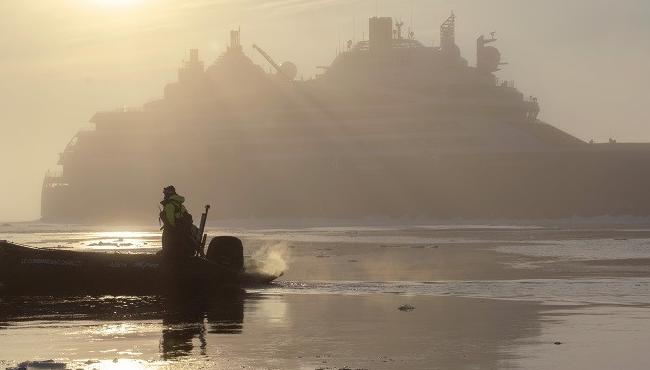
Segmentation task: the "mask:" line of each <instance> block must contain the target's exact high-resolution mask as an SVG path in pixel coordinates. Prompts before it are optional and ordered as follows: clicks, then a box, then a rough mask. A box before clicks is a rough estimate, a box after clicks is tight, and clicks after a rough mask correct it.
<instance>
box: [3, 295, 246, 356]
mask: <svg viewBox="0 0 650 370" xmlns="http://www.w3.org/2000/svg"><path fill="white" fill-rule="evenodd" d="M247 296H248V298H250V297H251V296H253V295H252V294H246V293H243V292H241V293H238V294H232V293H230V292H229V293H228V294H225V295H217V296H207V295H200V294H199V295H196V294H193V295H192V296H190V295H189V294H177V295H167V296H143V297H133V296H128V297H127V296H125V297H113V296H104V297H89V296H86V297H56V298H55V297H18V296H16V297H1V298H0V329H7V327H8V326H9V325H10V324H9V323H14V324H15V325H17V326H20V325H21V324H22V325H29V324H28V323H32V322H46V321H47V322H69V321H72V322H73V326H74V322H79V325H80V326H87V325H88V324H87V323H88V322H90V323H95V324H97V327H96V328H94V329H93V330H92V332H89V331H83V334H85V335H87V336H89V337H92V336H98V337H113V338H123V337H125V336H126V335H127V334H138V332H139V331H144V330H143V329H142V327H141V326H139V325H136V324H126V323H123V322H130V323H133V322H135V323H137V322H139V321H151V320H154V321H157V320H160V321H161V323H162V326H161V327H162V333H161V339H160V356H161V357H162V359H164V360H172V359H175V358H179V357H185V356H191V355H195V354H200V355H205V354H206V347H207V339H206V332H207V333H210V334H240V333H241V332H242V327H243V323H244V302H245V300H246V299H247ZM107 321H109V322H111V323H110V324H108V323H105V322H107ZM120 321H122V322H120ZM5 322H6V323H5ZM206 324H207V328H206ZM41 326H42V325H41ZM195 339H196V340H198V350H199V353H195V352H194V350H195V345H194V340H195ZM99 352H101V351H99ZM123 353H127V354H128V351H127V352H124V351H123ZM130 354H133V352H132V353H130ZM136 354H137V353H136Z"/></svg>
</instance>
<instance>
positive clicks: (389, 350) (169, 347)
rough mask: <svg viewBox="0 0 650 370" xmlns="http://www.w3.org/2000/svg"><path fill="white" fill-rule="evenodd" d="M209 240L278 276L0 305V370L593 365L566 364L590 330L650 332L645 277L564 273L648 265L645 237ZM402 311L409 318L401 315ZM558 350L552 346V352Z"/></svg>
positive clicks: (124, 241)
mask: <svg viewBox="0 0 650 370" xmlns="http://www.w3.org/2000/svg"><path fill="white" fill-rule="evenodd" d="M209 233H210V234H211V235H218V234H234V235H237V236H239V237H241V238H242V239H243V240H244V242H245V245H246V250H245V254H246V255H247V256H248V258H263V259H265V261H266V262H267V263H269V265H273V266H270V267H269V268H272V267H274V268H282V269H286V271H285V275H284V276H283V278H282V279H280V280H279V281H277V282H276V283H275V284H273V285H272V286H270V287H268V288H263V289H250V290H248V291H246V292H241V294H237V295H235V296H231V295H228V296H226V297H224V296H210V295H197V294H194V293H192V294H191V295H189V296H188V295H182V296H167V297H158V296H152V297H110V296H104V297H64V298H62V297H57V298H55V297H0V365H2V366H15V365H16V364H17V363H18V362H21V361H26V360H46V359H53V360H55V361H58V362H61V363H65V364H67V366H68V368H84V369H95V368H96V369H127V368H128V369H131V368H136V369H137V368H143V369H144V368H147V369H149V368H173V369H176V368H192V369H194V368H223V369H232V368H254V369H267V368H272V369H275V368H277V369H318V368H323V369H325V368H329V369H339V368H345V367H349V368H366V369H396V368H404V369H437V368H440V369H448V368H455V369H473V368H481V369H491V368H494V369H497V368H522V369H523V368H540V369H541V368H550V367H548V366H547V365H549V364H552V365H553V366H551V367H554V368H558V367H559V368H587V365H589V366H588V368H590V369H599V368H602V369H605V368H608V367H604V366H602V367H599V363H597V362H596V363H593V362H588V361H587V362H584V361H586V360H587V359H585V360H584V361H583V363H581V362H580V360H579V358H576V356H573V355H572V353H583V354H584V353H585V352H588V351H589V350H592V351H598V346H603V345H604V344H603V341H600V342H599V341H594V340H591V339H589V338H591V336H593V335H599V333H600V332H599V330H601V331H602V334H603V335H605V334H607V333H609V334H611V333H612V332H613V331H615V330H616V328H617V327H619V328H621V330H620V331H619V332H616V338H618V340H620V341H623V342H625V341H630V342H632V341H634V340H636V341H638V340H640V339H644V338H645V336H644V334H641V333H640V332H639V330H637V329H639V328H642V327H645V325H646V324H645V323H646V322H650V320H647V319H650V314H648V310H647V309H646V307H647V306H649V305H650V273H645V272H644V271H646V270H647V269H646V270H643V269H645V267H644V266H641V267H639V266H636V270H634V274H631V273H630V272H629V271H628V270H620V271H619V270H611V269H609V270H607V269H597V268H593V269H592V268H591V267H584V266H581V267H580V269H581V270H580V271H579V272H576V271H577V270H576V268H577V267H576V266H578V265H571V264H569V265H562V263H565V262H566V263H574V262H576V261H578V262H579V261H585V260H588V261H593V260H612V259H643V258H650V232H649V231H648V230H645V229H636V230H618V229H607V230H602V229H598V230H589V229H580V230H571V229H558V228H553V229H545V228H542V227H507V226H483V225H476V226H467V225H463V226H450V225H443V226H430V227H429V226H418V227H392V228H380V227H377V228H370V227H365V228H353V227H346V228H309V229H298V230H289V229H282V230H269V229H267V230H244V229H231V230H220V229H210V230H209ZM159 237H160V234H159V232H158V231H157V230H155V229H139V230H137V229H136V230H129V231H122V230H120V229H103V230H99V229H93V228H89V227H76V226H70V227H65V228H62V227H58V228H57V227H56V226H51V225H34V224H22V225H18V226H12V227H5V228H3V229H1V230H0V239H7V240H11V241H14V242H18V243H23V244H27V245H32V246H37V247H47V248H60V249H74V250H93V251H103V252H107V253H152V252H155V251H157V250H158V249H159V248H160V241H159ZM262 252H263V253H262ZM639 268H641V270H639ZM639 271H641V272H639ZM404 304H409V305H412V306H413V307H415V310H413V311H406V312H404V311H400V310H399V309H398V308H399V307H400V306H401V305H404ZM599 323H600V324H599ZM631 323H637V325H636V326H635V325H633V324H631ZM639 323H641V324H639ZM608 324H610V325H608ZM567 327H572V328H574V329H575V331H573V332H568V331H566V330H564V329H562V328H567ZM646 332H650V331H646ZM562 338H564V339H562ZM559 339H562V341H563V344H562V345H554V344H553V343H554V342H555V341H557V340H559ZM564 341H566V342H567V343H564ZM572 346H574V347H572ZM585 346H589V347H588V349H585ZM571 348H573V349H571ZM629 348H630V351H632V353H627V352H625V351H624V350H621V351H620V353H619V354H618V355H620V356H621V358H623V357H624V356H628V357H630V356H631V357H630V358H634V359H635V361H634V362H633V366H629V367H626V368H628V369H636V368H638V369H641V368H645V367H641V364H645V363H647V362H646V361H645V360H646V359H647V358H646V356H645V353H640V351H639V350H638V349H637V347H636V346H633V345H630V346H629ZM628 352H629V351H628ZM554 356H559V357H557V358H562V359H564V361H565V362H562V361H560V362H558V361H555V362H553V359H554V358H556V357H554ZM611 356H614V357H616V356H617V353H611V351H610V357H611ZM605 363H606V362H602V364H605ZM568 364H570V365H571V366H567V365H568ZM582 365H584V366H582Z"/></svg>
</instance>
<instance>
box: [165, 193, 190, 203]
mask: <svg viewBox="0 0 650 370" xmlns="http://www.w3.org/2000/svg"><path fill="white" fill-rule="evenodd" d="M168 202H175V203H178V204H183V203H184V202H185V197H183V196H181V195H178V194H174V195H172V196H171V197H169V198H167V199H165V200H163V201H162V202H160V203H161V204H165V203H168Z"/></svg>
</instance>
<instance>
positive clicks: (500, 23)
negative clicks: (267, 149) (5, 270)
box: [0, 0, 650, 220]
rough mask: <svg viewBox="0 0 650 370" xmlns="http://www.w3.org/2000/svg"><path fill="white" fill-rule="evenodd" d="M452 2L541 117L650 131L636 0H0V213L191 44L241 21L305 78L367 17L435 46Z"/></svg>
mask: <svg viewBox="0 0 650 370" xmlns="http://www.w3.org/2000/svg"><path fill="white" fill-rule="evenodd" d="M451 10H454V11H455V12H456V14H457V16H458V36H457V39H458V44H459V45H460V47H461V49H462V50H463V54H464V56H465V57H466V58H467V59H468V60H469V61H470V63H472V64H473V63H474V59H475V57H474V54H475V45H476V44H475V39H476V37H477V36H478V35H480V34H481V33H486V34H487V33H489V32H491V31H497V35H498V37H499V39H500V40H499V42H498V44H497V46H498V47H499V48H500V49H501V52H502V54H503V57H504V60H505V61H507V62H509V63H510V64H509V65H508V66H506V67H505V68H504V71H502V72H500V74H499V76H500V77H501V78H505V79H512V80H515V82H516V84H517V87H518V88H519V89H521V90H522V91H523V92H524V93H525V94H527V95H536V96H538V97H539V99H540V102H541V104H542V119H544V120H546V121H548V122H549V123H551V124H553V125H555V126H557V127H559V128H561V129H563V130H566V131H568V132H569V133H571V134H574V135H576V136H578V137H580V138H582V139H585V140H588V139H591V138H594V139H596V140H597V141H603V140H606V139H607V138H609V137H614V138H617V139H619V141H646V142H650V125H649V124H650V113H649V112H650V109H649V108H648V106H649V105H650V93H649V92H648V88H649V86H650V71H648V59H649V58H650V2H648V1H647V0H618V1H613V0H608V1H605V0H571V1H566V0H545V1H532V0H530V1H529V0H490V1H484V0H457V1H452V0H412V1H410V0H379V1H376V0H31V1H29V0H25V1H18V0H4V1H0V17H1V18H0V77H1V79H2V82H1V83H0V106H1V109H0V125H1V128H2V131H0V132H1V135H2V136H1V137H2V138H3V140H2V145H1V146H0V154H2V160H3V174H2V176H1V180H0V191H2V193H3V199H2V206H1V207H0V220H28V219H36V218H38V216H39V213H40V189H41V181H42V178H43V175H44V173H45V171H46V170H48V169H51V168H52V169H53V168H56V166H55V165H56V161H57V153H59V152H61V151H62V150H63V148H64V147H65V145H66V143H67V142H68V141H69V139H70V138H71V137H72V136H73V135H74V133H75V132H76V131H78V130H79V129H81V128H83V127H88V123H87V122H88V119H89V118H90V117H91V116H92V114H93V113H94V112H96V111H98V110H108V109H114V108H117V107H122V106H139V105H141V104H142V103H144V102H146V101H149V100H152V99H154V98H158V97H160V96H161V94H162V88H163V86H164V84H165V83H166V82H170V81H173V80H174V79H175V78H176V70H177V68H178V66H179V64H180V61H181V60H182V59H184V58H185V57H186V53H187V49H189V48H199V49H200V50H201V56H202V58H203V59H204V60H206V61H208V62H212V61H213V60H214V59H215V58H216V57H217V56H218V54H219V53H220V52H221V51H222V50H224V48H225V45H226V43H227V42H228V31H229V30H230V29H232V28H236V27H239V26H241V27H242V43H243V44H244V45H245V47H246V51H247V53H248V54H249V55H250V56H252V57H253V58H254V60H256V61H257V62H258V63H260V64H263V65H265V64H264V63H262V60H261V58H259V57H258V56H257V55H256V54H255V53H253V52H251V50H250V46H251V45H252V44H253V43H257V44H259V45H260V46H262V47H263V48H265V49H266V50H267V51H268V52H269V53H270V54H271V55H272V56H273V57H274V58H275V59H277V60H279V61H284V60H290V61H293V62H294V63H296V64H297V65H298V67H299V69H300V72H299V74H302V75H304V77H305V78H307V77H310V76H311V75H313V74H314V72H315V66H316V65H324V64H329V63H330V62H331V61H332V59H333V58H334V56H335V53H336V49H337V46H338V44H339V40H341V41H342V42H344V41H345V40H348V39H352V38H353V29H355V27H354V25H355V24H356V30H357V36H356V38H357V39H360V38H361V36H362V32H363V31H366V30H367V18H368V17H369V16H374V15H375V14H379V15H386V16H393V17H396V18H401V19H403V20H404V21H405V22H406V23H407V24H410V23H411V20H412V23H413V28H414V30H415V34H416V38H417V39H419V40H420V41H422V42H424V43H425V44H427V45H432V44H436V45H437V44H438V29H439V25H440V23H441V22H442V21H443V20H444V19H445V18H446V17H447V16H448V15H449V12H450V11H451ZM366 32H367V31H366ZM154 190H156V191H157V189H154ZM116 196H119V194H116ZM89 206H92V205H89Z"/></svg>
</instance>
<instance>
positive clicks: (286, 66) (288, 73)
mask: <svg viewBox="0 0 650 370" xmlns="http://www.w3.org/2000/svg"><path fill="white" fill-rule="evenodd" d="M253 49H255V50H257V51H258V52H259V53H260V54H261V55H262V56H263V57H264V59H266V61H267V62H269V64H271V66H273V68H274V69H275V70H276V71H277V72H278V75H279V76H280V77H282V78H283V79H285V80H287V81H293V80H294V79H295V78H296V75H297V74H298V69H297V68H296V65H295V64H293V63H291V62H284V63H282V65H279V64H278V63H276V62H275V60H273V58H271V56H270V55H269V54H268V53H267V52H265V51H264V50H262V48H260V47H259V46H257V45H253Z"/></svg>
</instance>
